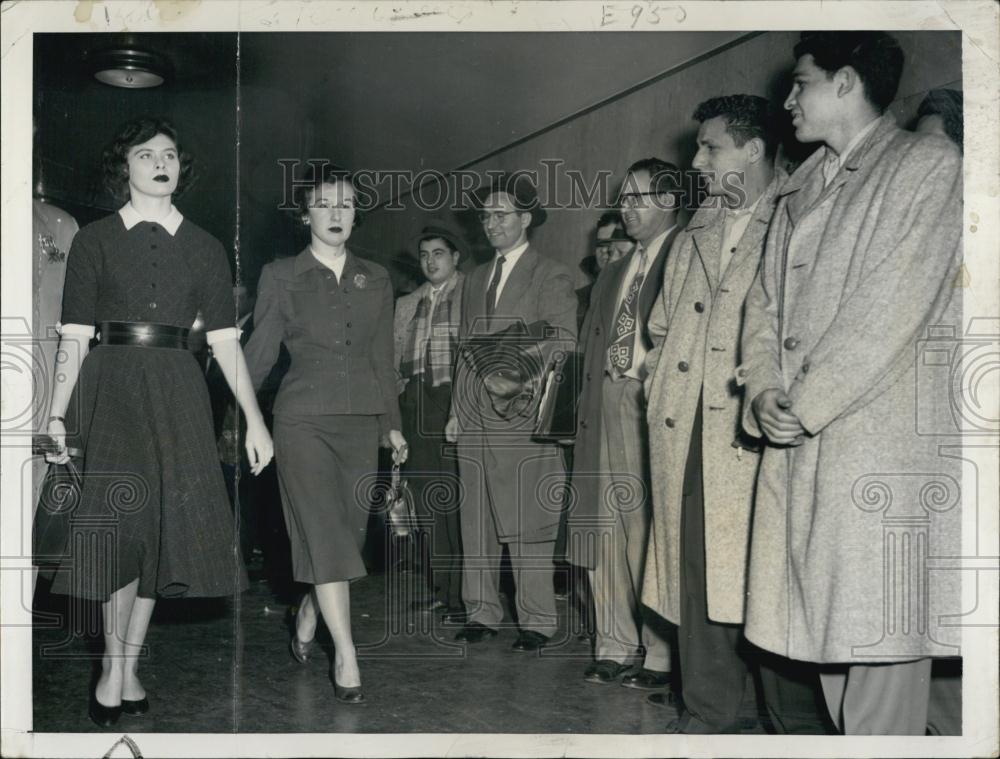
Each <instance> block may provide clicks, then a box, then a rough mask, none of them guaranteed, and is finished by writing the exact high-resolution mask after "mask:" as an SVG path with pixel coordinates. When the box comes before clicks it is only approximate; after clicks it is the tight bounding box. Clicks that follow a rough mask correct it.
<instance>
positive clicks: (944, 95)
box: [917, 90, 965, 149]
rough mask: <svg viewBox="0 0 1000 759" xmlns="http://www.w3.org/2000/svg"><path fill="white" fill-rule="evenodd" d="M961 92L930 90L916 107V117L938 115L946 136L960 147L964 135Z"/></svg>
mask: <svg viewBox="0 0 1000 759" xmlns="http://www.w3.org/2000/svg"><path fill="white" fill-rule="evenodd" d="M962 99H963V98H962V93H961V92H960V91H959V90H931V91H930V92H928V93H927V97H925V98H924V100H923V102H922V103H921V104H920V107H919V108H917V118H918V119H921V118H923V117H924V116H940V117H941V121H942V122H943V123H944V132H945V134H947V135H948V138H949V139H950V140H951V141H952V142H954V143H955V144H956V145H958V147H959V149H961V147H962V138H963V137H964V136H965V127H964V121H963V119H962Z"/></svg>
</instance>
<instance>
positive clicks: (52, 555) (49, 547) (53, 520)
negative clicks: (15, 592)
mask: <svg viewBox="0 0 1000 759" xmlns="http://www.w3.org/2000/svg"><path fill="white" fill-rule="evenodd" d="M32 449H33V453H35V454H45V453H54V452H56V451H58V450H59V447H58V446H57V445H56V444H55V441H54V440H52V438H50V437H49V436H48V435H36V436H35V437H34V440H33V444H32ZM66 451H67V453H69V455H70V460H69V461H67V462H66V463H65V464H49V468H48V471H47V472H46V473H45V478H44V479H43V480H42V485H41V488H40V489H39V495H38V504H37V507H36V509H35V519H34V523H33V525H32V536H31V538H32V540H31V542H32V550H31V554H32V562H33V563H34V564H35V566H38V567H56V566H58V565H59V564H60V563H61V562H62V560H63V559H65V558H66V552H67V550H68V545H67V544H68V542H69V536H70V519H71V518H72V516H73V512H74V511H76V508H77V506H79V504H80V498H81V496H82V494H83V477H82V475H81V473H80V466H82V461H83V451H82V450H80V449H78V448H72V447H69V446H67V448H66Z"/></svg>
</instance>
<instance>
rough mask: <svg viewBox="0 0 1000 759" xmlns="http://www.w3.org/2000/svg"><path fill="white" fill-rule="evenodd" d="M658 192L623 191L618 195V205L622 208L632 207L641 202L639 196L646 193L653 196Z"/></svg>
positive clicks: (642, 196) (644, 195)
mask: <svg viewBox="0 0 1000 759" xmlns="http://www.w3.org/2000/svg"><path fill="white" fill-rule="evenodd" d="M660 194H661V193H658V192H623V193H622V194H621V195H619V196H618V205H619V206H621V207H622V208H634V207H635V206H638V205H640V204H641V201H640V200H639V199H640V198H644V197H646V196H647V195H652V196H654V197H655V196H657V195H660Z"/></svg>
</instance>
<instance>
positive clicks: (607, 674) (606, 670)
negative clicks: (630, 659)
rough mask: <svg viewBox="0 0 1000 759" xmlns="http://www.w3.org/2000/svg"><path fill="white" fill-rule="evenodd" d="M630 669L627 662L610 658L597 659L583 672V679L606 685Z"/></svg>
mask: <svg viewBox="0 0 1000 759" xmlns="http://www.w3.org/2000/svg"><path fill="white" fill-rule="evenodd" d="M630 669H631V666H630V665H628V664H622V663H620V662H616V661H612V660H611V659H598V660H597V661H595V662H594V663H593V664H591V665H590V666H589V667H587V669H585V670H584V672H583V679H584V680H586V681H587V682H588V683H600V684H602V685H607V684H608V683H613V682H614V681H615V680H617V679H618V678H619V677H620V676H621V675H622V673H624V672H627V671H629V670H630Z"/></svg>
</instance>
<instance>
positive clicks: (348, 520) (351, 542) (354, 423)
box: [274, 413, 378, 585]
mask: <svg viewBox="0 0 1000 759" xmlns="http://www.w3.org/2000/svg"><path fill="white" fill-rule="evenodd" d="M274 458H275V462H276V464H277V467H278V484H279V487H280V490H281V505H282V510H283V511H284V515H285V524H286V526H287V527H288V537H289V539H290V541H291V548H292V574H293V577H294V578H295V580H296V581H297V582H304V583H309V584H311V585H321V584H323V583H327V582H337V581H340V580H351V579H354V578H357V577H363V576H364V575H366V574H367V570H366V569H365V563H364V560H363V559H362V557H361V549H362V547H363V546H364V542H365V530H366V527H367V524H368V513H369V502H370V496H371V494H372V493H373V492H375V489H376V482H377V474H378V473H377V469H378V423H377V421H376V417H375V416H359V415H351V414H314V415H311V414H294V413H284V414H280V415H276V416H275V419H274Z"/></svg>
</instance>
